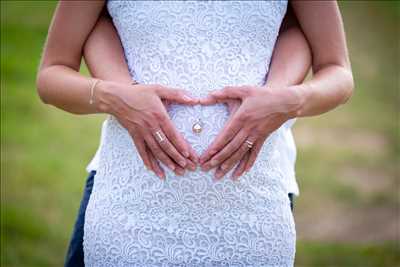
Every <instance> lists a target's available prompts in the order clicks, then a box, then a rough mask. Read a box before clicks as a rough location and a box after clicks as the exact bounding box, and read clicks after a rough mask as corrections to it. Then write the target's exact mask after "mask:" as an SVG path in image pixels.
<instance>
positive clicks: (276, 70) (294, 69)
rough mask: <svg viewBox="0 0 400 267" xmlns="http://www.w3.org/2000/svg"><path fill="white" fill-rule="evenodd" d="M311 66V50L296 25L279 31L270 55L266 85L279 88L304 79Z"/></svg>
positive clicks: (298, 82) (295, 83)
mask: <svg viewBox="0 0 400 267" xmlns="http://www.w3.org/2000/svg"><path fill="white" fill-rule="evenodd" d="M310 66H311V51H310V47H309V45H308V42H307V40H306V38H305V37H304V35H303V33H302V31H301V30H300V28H299V27H298V26H294V27H290V28H288V29H286V30H285V31H283V32H281V34H280V35H279V37H278V40H277V42H276V45H275V48H274V53H273V56H272V60H271V64H270V69H269V72H268V78H267V81H266V86H268V87H272V88H275V87H276V88H279V87H281V86H292V85H297V84H300V83H302V82H303V81H304V79H305V77H306V76H307V73H308V72H309V70H310Z"/></svg>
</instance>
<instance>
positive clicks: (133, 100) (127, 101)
mask: <svg viewBox="0 0 400 267" xmlns="http://www.w3.org/2000/svg"><path fill="white" fill-rule="evenodd" d="M163 100H166V101H168V102H175V103H180V104H184V105H194V104H197V100H195V99H193V98H191V97H190V96H188V95H187V94H186V93H185V92H184V91H183V90H179V89H174V88H167V87H164V86H162V85H144V84H137V85H125V84H120V83H114V82H106V81H102V82H100V83H99V84H98V87H97V90H96V94H95V103H96V107H97V109H98V110H99V111H101V112H105V113H109V114H112V115H114V116H115V117H116V118H117V119H118V121H119V122H120V123H121V125H122V126H124V127H125V128H126V129H127V130H128V132H129V134H130V135H131V136H132V138H133V141H134V143H135V145H136V148H137V150H138V152H139V154H140V156H141V158H142V159H143V162H144V164H145V165H146V167H147V168H149V169H151V170H153V171H154V172H155V173H156V174H157V175H158V176H159V177H160V178H164V177H165V174H164V171H163V170H162V168H161V167H160V166H159V165H158V162H157V160H160V161H161V162H162V163H164V164H165V165H166V166H168V167H169V168H170V169H171V170H173V171H174V172H175V173H177V174H183V168H189V169H191V170H194V169H195V168H196V165H195V163H196V162H197V156H196V154H195V152H194V150H193V149H192V148H191V147H190V146H189V144H187V142H186V141H185V140H184V138H183V137H182V135H181V134H180V133H179V132H178V131H177V130H176V128H175V126H174V125H173V123H172V122H171V120H170V118H169V116H168V113H167V111H166V109H165V106H164V104H163V102H162V101H163ZM156 159H157V160H156Z"/></svg>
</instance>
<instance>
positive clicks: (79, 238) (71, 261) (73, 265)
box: [64, 171, 96, 267]
mask: <svg viewBox="0 0 400 267" xmlns="http://www.w3.org/2000/svg"><path fill="white" fill-rule="evenodd" d="M95 175H96V171H91V172H90V173H89V176H88V177H87V180H86V186H85V189H84V191H83V197H82V200H81V205H80V208H79V212H78V216H77V218H76V221H75V227H74V231H73V232H72V238H71V241H70V243H69V247H68V252H67V256H66V257H65V263H64V266H65V267H81V266H85V264H84V261H83V225H84V223H85V211H86V206H87V204H88V202H89V198H90V194H91V193H92V188H93V182H94V176H95Z"/></svg>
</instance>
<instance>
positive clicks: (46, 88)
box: [36, 65, 100, 114]
mask: <svg viewBox="0 0 400 267" xmlns="http://www.w3.org/2000/svg"><path fill="white" fill-rule="evenodd" d="M36 83H37V88H38V91H39V96H40V98H41V99H42V101H43V102H44V103H46V104H51V105H53V106H55V107H57V108H60V109H63V110H65V111H67V112H70V113H73V114H93V113H99V110H98V108H97V107H96V105H93V104H90V98H91V92H90V88H91V85H92V83H93V79H91V78H88V77H86V76H84V75H82V74H80V73H79V72H77V71H76V70H74V69H72V68H70V67H68V66H65V65H52V66H49V67H46V68H43V69H42V70H40V72H39V74H38V78H37V82H36ZM99 87H100V84H98V85H96V88H95V90H99Z"/></svg>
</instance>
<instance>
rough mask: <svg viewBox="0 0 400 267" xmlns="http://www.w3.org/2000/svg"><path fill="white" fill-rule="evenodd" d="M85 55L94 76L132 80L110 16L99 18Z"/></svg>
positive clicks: (129, 81)
mask: <svg viewBox="0 0 400 267" xmlns="http://www.w3.org/2000/svg"><path fill="white" fill-rule="evenodd" d="M84 57H85V62H86V64H87V66H88V68H89V71H90V73H91V75H92V76H93V77H95V78H98V79H102V80H107V81H114V82H121V83H131V82H132V78H131V75H130V73H129V70H128V65H127V63H126V60H125V56H124V50H123V48H122V45H121V41H120V39H119V36H118V33H117V31H116V29H115V27H114V25H113V23H112V21H111V19H110V18H109V17H107V16H105V15H102V16H101V17H100V18H99V20H98V22H97V24H96V26H95V28H94V30H93V31H92V33H91V34H90V36H89V38H88V40H87V41H86V44H85V47H84Z"/></svg>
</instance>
